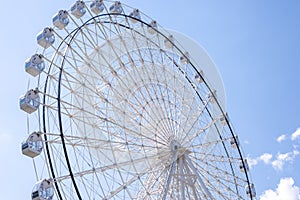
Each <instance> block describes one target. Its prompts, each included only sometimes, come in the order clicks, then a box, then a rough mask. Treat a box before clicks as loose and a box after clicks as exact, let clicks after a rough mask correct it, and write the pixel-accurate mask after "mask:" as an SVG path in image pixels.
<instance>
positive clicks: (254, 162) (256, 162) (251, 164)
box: [247, 157, 258, 169]
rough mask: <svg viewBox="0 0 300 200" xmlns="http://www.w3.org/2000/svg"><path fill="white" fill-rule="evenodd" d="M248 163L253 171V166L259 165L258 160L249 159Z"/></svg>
mask: <svg viewBox="0 0 300 200" xmlns="http://www.w3.org/2000/svg"><path fill="white" fill-rule="evenodd" d="M247 162H248V165H249V168H250V169H252V167H253V166H255V165H257V164H258V159H256V158H250V157H247Z"/></svg>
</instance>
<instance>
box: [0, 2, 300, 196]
mask: <svg viewBox="0 0 300 200" xmlns="http://www.w3.org/2000/svg"><path fill="white" fill-rule="evenodd" d="M122 2H123V3H125V4H127V5H131V6H132V7H136V8H139V9H140V10H141V11H142V12H144V13H146V14H147V15H148V16H150V17H152V18H153V19H156V20H157V21H158V23H159V24H160V25H162V26H163V27H165V28H170V29H174V30H177V31H180V32H182V33H185V34H186V35H188V36H190V37H192V38H193V39H194V40H196V41H197V42H198V43H200V44H201V45H202V46H203V47H204V48H205V49H206V50H207V52H208V54H209V55H210V56H211V58H212V59H213V60H214V62H215V63H216V65H217V67H218V69H219V71H220V74H221V76H222V78H223V81H224V85H225V89H226V94H227V111H228V113H229V117H230V120H231V121H232V123H233V125H234V129H235V131H236V133H237V134H238V135H239V138H240V141H241V144H242V148H243V151H244V154H245V156H247V157H248V158H249V160H250V161H251V164H252V166H251V175H252V179H253V181H254V183H255V186H256V191H257V194H258V195H257V196H258V199H261V200H270V199H272V200H273V199H276V200H281V199H282V195H283V196H285V197H289V199H291V200H299V199H300V196H299V192H300V191H299V187H300V176H299V171H298V170H299V167H300V154H299V152H300V146H299V145H300V129H298V128H300V118H299V113H300V105H299V99H300V90H299V86H300V80H299V74H300V68H299V67H300V28H299V27H300V20H299V19H300V2H299V1H296V0H294V1H293V0H291V1H288V3H287V2H284V1H271V0H266V1H258V0H254V1H233V0H229V1H220V0H219V1H202V0H201V1H199V0H190V1H189V2H188V3H183V1H179V0H174V1H170V0H166V1H158V0H152V1H134V0H126V1H122ZM72 3H73V1H70V0H66V1H59V0H52V1H46V0H39V1H37V0H27V1H20V2H11V1H4V2H2V8H3V9H1V12H0V16H1V19H2V21H1V25H2V28H1V31H0V55H1V60H2V62H1V70H2V72H1V73H0V76H1V77H0V84H1V87H0V90H1V94H2V98H1V100H0V101H1V107H0V109H1V111H0V177H1V179H2V180H1V182H0V191H1V194H0V195H1V196H0V198H1V199H12V200H14V199H16V200H17V199H30V191H31V189H32V186H33V184H34V182H35V177H34V170H33V165H32V161H31V160H30V159H28V158H27V157H24V156H22V155H21V151H20V143H21V141H22V140H23V139H24V137H25V135H26V132H27V130H26V115H25V114H24V113H23V112H21V111H20V110H19V107H18V98H19V96H20V95H21V94H22V93H24V91H25V90H26V89H27V82H28V75H27V74H26V73H25V72H24V61H25V59H27V57H29V56H30V55H31V54H32V53H33V52H35V50H36V48H37V44H36V34H37V33H38V32H39V31H40V30H41V29H42V28H44V27H45V26H48V25H51V18H52V16H53V14H54V13H56V12H57V11H58V10H60V9H69V7H70V5H71V4H72ZM16 4H18V5H16ZM267 190H268V192H266V191H267ZM286 195H294V196H293V197H292V196H286ZM260 196H261V197H260Z"/></svg>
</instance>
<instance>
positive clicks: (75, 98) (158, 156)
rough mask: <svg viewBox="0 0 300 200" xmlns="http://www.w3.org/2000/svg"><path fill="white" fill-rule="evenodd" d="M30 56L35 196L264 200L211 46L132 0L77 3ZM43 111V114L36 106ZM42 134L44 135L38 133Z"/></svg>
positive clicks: (25, 100)
mask: <svg viewBox="0 0 300 200" xmlns="http://www.w3.org/2000/svg"><path fill="white" fill-rule="evenodd" d="M37 42H38V44H39V45H40V46H41V50H40V53H38V54H34V55H33V56H32V57H30V58H29V59H28V60H27V61H26V62H25V68H26V71H27V72H28V73H29V74H31V75H32V76H33V77H34V78H32V80H31V84H32V85H34V86H33V88H35V89H32V90H29V91H28V92H27V93H26V94H25V95H24V96H23V97H22V98H21V99H20V107H21V109H23V110H24V111H26V112H27V113H28V133H29V134H30V135H29V138H28V139H27V140H26V141H25V142H24V143H23V144H22V149H23V154H25V155H27V156H29V157H32V158H33V159H34V165H35V169H36V176H37V179H38V180H41V181H39V182H38V184H37V185H36V187H35V189H34V190H33V192H32V199H68V200H69V199H211V200H212V199H224V200H225V199H254V198H255V190H254V187H253V184H252V183H251V181H250V176H249V172H248V164H247V160H246V159H244V158H243V156H242V151H241V148H240V145H239V142H238V137H237V136H236V135H235V134H234V132H233V129H232V126H231V124H230V122H229V119H228V116H227V114H226V112H225V110H226V108H225V94H224V89H223V85H222V81H221V79H220V77H219V74H218V72H217V70H216V67H215V66H214V64H213V62H212V61H211V59H210V58H209V56H208V55H207V54H206V53H205V51H204V50H203V49H202V48H201V47H200V46H199V45H198V44H196V43H195V42H193V41H192V40H191V39H189V38H188V37H186V36H184V35H183V34H181V33H178V32H175V31H170V30H166V29H163V28H162V27H160V26H159V25H158V24H157V23H156V21H154V20H152V19H151V18H149V17H147V16H146V15H144V14H143V13H141V12H140V11H139V10H137V9H133V8H131V7H129V6H126V5H123V4H121V3H120V2H110V1H105V2H104V1H101V0H100V1H99V0H98V1H92V2H83V1H77V2H75V3H74V4H73V5H72V7H71V9H70V10H61V11H59V12H58V13H57V14H56V15H55V16H54V17H53V26H52V27H47V28H45V29H43V30H42V32H41V33H39V34H38V36H37ZM31 113H32V114H31ZM32 132H33V133H32Z"/></svg>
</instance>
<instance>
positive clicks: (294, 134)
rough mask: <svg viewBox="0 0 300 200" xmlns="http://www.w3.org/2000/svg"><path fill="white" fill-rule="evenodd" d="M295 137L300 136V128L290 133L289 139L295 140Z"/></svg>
mask: <svg viewBox="0 0 300 200" xmlns="http://www.w3.org/2000/svg"><path fill="white" fill-rule="evenodd" d="M297 138H300V128H297V130H296V131H295V132H294V133H293V134H292V136H291V140H296V139H297Z"/></svg>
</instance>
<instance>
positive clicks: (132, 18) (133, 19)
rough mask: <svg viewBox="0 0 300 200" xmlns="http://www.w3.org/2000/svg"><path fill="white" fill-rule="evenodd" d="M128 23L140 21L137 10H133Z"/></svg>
mask: <svg viewBox="0 0 300 200" xmlns="http://www.w3.org/2000/svg"><path fill="white" fill-rule="evenodd" d="M129 16H130V21H131V22H132V23H136V22H138V20H141V14H140V11H139V9H134V10H133V11H132V12H131V13H130V14H129Z"/></svg>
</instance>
